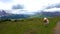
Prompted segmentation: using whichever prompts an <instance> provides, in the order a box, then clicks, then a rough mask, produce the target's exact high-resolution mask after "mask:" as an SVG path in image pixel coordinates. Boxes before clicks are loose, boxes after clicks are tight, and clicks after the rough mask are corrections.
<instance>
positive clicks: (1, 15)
mask: <svg viewBox="0 0 60 34" xmlns="http://www.w3.org/2000/svg"><path fill="white" fill-rule="evenodd" d="M55 16H60V12H59V11H55V12H45V11H41V12H36V13H35V15H28V14H11V13H7V12H6V11H5V10H0V19H7V18H8V19H20V18H34V17H39V18H40V17H55Z"/></svg>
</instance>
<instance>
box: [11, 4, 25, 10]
mask: <svg viewBox="0 0 60 34" xmlns="http://www.w3.org/2000/svg"><path fill="white" fill-rule="evenodd" d="M12 9H24V6H23V5H20V4H17V5H13V6H12Z"/></svg>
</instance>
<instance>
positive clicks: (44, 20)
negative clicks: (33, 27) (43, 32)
mask: <svg viewBox="0 0 60 34" xmlns="http://www.w3.org/2000/svg"><path fill="white" fill-rule="evenodd" d="M43 22H44V24H45V25H48V24H49V20H48V19H47V18H46V17H45V18H44V19H43Z"/></svg>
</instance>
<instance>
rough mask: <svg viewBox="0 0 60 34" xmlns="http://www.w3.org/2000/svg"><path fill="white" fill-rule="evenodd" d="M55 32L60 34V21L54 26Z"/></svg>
mask: <svg viewBox="0 0 60 34" xmlns="http://www.w3.org/2000/svg"><path fill="white" fill-rule="evenodd" d="M54 34H60V22H58V23H57V25H56V27H55V28H54Z"/></svg>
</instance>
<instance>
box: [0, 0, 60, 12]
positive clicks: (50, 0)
mask: <svg viewBox="0 0 60 34" xmlns="http://www.w3.org/2000/svg"><path fill="white" fill-rule="evenodd" d="M56 3H60V0H0V9H5V10H8V9H11V8H12V6H13V5H17V4H20V5H23V6H24V10H29V11H37V10H42V9H44V8H46V7H47V6H49V5H51V4H56ZM48 10H51V9H48ZM52 10H56V8H53V9H52ZM45 11H47V9H46V10H45Z"/></svg>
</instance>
